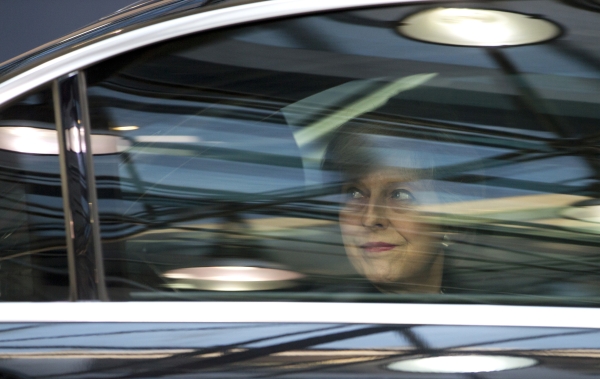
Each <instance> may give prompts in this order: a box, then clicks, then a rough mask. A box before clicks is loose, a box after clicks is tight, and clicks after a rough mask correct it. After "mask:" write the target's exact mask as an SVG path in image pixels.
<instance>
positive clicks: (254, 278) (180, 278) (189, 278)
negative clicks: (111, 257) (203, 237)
mask: <svg viewBox="0 0 600 379" xmlns="http://www.w3.org/2000/svg"><path fill="white" fill-rule="evenodd" d="M163 276H164V277H165V278H168V279H171V280H174V281H175V283H174V284H178V285H176V286H173V287H177V288H189V289H199V290H208V291H264V290H273V289H281V288H287V287H292V286H295V285H296V284H297V283H296V281H297V280H299V279H301V278H303V277H304V275H302V274H300V273H297V272H294V271H289V270H282V269H277V268H263V267H248V266H213V267H189V268H182V269H177V270H172V271H168V272H166V273H164V274H163Z"/></svg>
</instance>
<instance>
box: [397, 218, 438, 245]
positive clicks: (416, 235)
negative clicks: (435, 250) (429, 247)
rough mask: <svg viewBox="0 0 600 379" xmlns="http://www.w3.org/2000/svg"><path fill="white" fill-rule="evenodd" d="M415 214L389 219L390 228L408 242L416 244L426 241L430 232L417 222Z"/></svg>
mask: <svg viewBox="0 0 600 379" xmlns="http://www.w3.org/2000/svg"><path fill="white" fill-rule="evenodd" d="M416 219H417V216H416V215H415V214H402V215H395V216H394V217H390V223H391V226H392V227H393V228H394V230H396V232H398V233H399V234H401V235H402V236H404V237H405V238H406V239H407V240H408V241H409V242H412V243H417V242H418V241H420V240H423V239H428V237H429V235H430V232H431V231H430V230H429V228H427V226H426V225H425V224H423V223H420V222H417V220H416Z"/></svg>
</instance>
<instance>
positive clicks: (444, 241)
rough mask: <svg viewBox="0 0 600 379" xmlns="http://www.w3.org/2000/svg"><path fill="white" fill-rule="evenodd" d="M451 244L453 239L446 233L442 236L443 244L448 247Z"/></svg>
mask: <svg viewBox="0 0 600 379" xmlns="http://www.w3.org/2000/svg"><path fill="white" fill-rule="evenodd" d="M451 244H452V241H451V240H450V237H448V235H447V234H444V237H443V238H442V246H444V247H448V246H450V245H451Z"/></svg>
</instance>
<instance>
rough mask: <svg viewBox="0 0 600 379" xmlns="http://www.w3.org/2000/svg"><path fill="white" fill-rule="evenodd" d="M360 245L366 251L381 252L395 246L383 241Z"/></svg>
mask: <svg viewBox="0 0 600 379" xmlns="http://www.w3.org/2000/svg"><path fill="white" fill-rule="evenodd" d="M360 247H361V248H362V249H364V250H365V251H366V252H367V253H381V252H384V251H388V250H392V249H393V248H395V247H396V245H393V244H391V243H385V242H369V243H365V244H364V245H361V246H360Z"/></svg>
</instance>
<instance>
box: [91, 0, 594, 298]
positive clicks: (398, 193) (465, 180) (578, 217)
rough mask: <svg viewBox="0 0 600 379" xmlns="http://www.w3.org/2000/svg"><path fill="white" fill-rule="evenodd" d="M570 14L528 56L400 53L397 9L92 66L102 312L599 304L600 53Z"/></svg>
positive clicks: (212, 36) (453, 50) (513, 50)
mask: <svg viewBox="0 0 600 379" xmlns="http://www.w3.org/2000/svg"><path fill="white" fill-rule="evenodd" d="M496 4H497V5H498V7H500V6H501V7H502V8H503V9H505V10H507V11H517V12H524V13H528V12H529V13H531V12H532V10H533V9H534V8H535V5H534V3H533V2H527V1H525V2H519V3H514V2H501V3H496ZM567 6H568V5H565V4H562V3H554V4H552V6H550V7H549V8H547V9H546V10H547V11H548V12H549V13H548V16H547V17H548V18H549V19H551V21H553V22H554V23H556V25H560V26H561V28H562V31H563V33H562V35H560V36H559V37H558V38H556V39H554V40H551V41H548V42H544V43H540V44H535V45H528V46H518V47H506V48H486V47H482V48H477V47H458V46H445V45H440V44H431V43H424V42H419V41H415V40H411V39H408V38H405V37H403V36H401V35H400V34H399V33H398V32H397V31H396V26H397V25H398V23H399V21H400V20H402V19H403V18H405V17H406V16H407V15H410V14H413V13H415V12H418V11H421V10H424V9H427V8H431V7H433V6H431V5H427V6H421V5H419V6H412V5H411V6H402V7H393V8H389V7H388V8H378V9H371V10H358V11H345V12H338V13H331V14H326V15H316V16H306V17H301V18H294V19H286V20H279V21H269V22H265V23H260V24H252V25H247V26H243V27H238V28H232V29H226V30H219V31H215V32H210V33H205V34H201V35H195V36H191V37H187V38H183V39H179V40H175V41H169V42H167V43H162V44H160V45H156V46H151V47H149V48H145V49H142V50H139V51H135V52H132V53H129V54H127V55H123V56H119V57H117V58H114V59H111V60H109V61H106V62H104V63H102V64H100V65H97V66H95V67H93V68H91V69H89V70H88V72H87V74H88V79H89V83H90V86H89V88H88V96H89V103H90V112H91V119H92V127H93V129H94V133H105V134H111V135H117V136H119V137H120V138H121V139H122V143H121V146H122V148H121V149H119V151H114V153H113V154H106V155H103V156H97V157H95V165H96V174H97V179H96V180H97V184H98V196H99V199H100V218H101V227H102V238H103V241H104V248H103V251H104V255H105V262H106V270H107V282H108V284H109V289H110V291H111V296H112V298H113V299H149V298H182V299H213V298H218V299H221V298H223V299H251V298H258V299H271V298H277V299H287V300H294V299H321V300H336V299H341V300H344V299H349V298H352V299H379V300H392V301H393V300H401V299H405V300H406V299H408V300H415V301H419V300H422V299H426V300H427V301H450V299H454V300H453V301H463V300H464V299H467V300H466V301H482V302H509V303H514V302H518V303H521V302H525V303H536V302H541V303H554V302H558V303H576V304H590V303H593V302H594V301H595V300H594V299H595V298H596V296H597V295H598V288H599V287H598V279H599V277H598V275H597V267H598V264H600V259H599V255H598V250H597V246H598V231H599V230H600V229H598V224H597V222H598V218H597V216H595V213H594V212H595V209H596V208H595V207H596V204H597V203H596V200H595V199H596V198H597V196H598V170H599V166H598V158H597V151H596V149H597V132H596V130H595V126H596V125H597V122H598V117H599V116H600V114H599V113H598V104H597V102H598V101H597V99H598V98H599V97H598V91H599V90H600V86H599V83H600V81H599V78H600V76H599V72H598V70H597V64H598V62H597V57H598V56H599V55H598V54H599V53H600V52H599V51H598V47H597V45H596V43H595V42H594V41H593V39H589V38H587V37H586V35H593V33H591V32H589V30H592V29H594V28H596V26H595V25H596V24H595V23H594V16H595V15H594V14H593V13H591V12H587V11H584V10H580V11H573V10H570V12H562V11H563V10H564V9H566V8H565V7H567ZM465 7H467V5H465ZM566 14H568V15H570V16H568V17H567V16H564V15H566ZM573 15H576V18H571V17H574V16H573ZM586 31H588V32H589V33H587V34H586ZM382 230H385V232H381V231H382ZM374 236H377V237H374ZM432 278H433V279H432ZM348 296H351V297H348Z"/></svg>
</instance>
